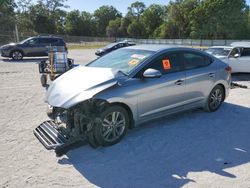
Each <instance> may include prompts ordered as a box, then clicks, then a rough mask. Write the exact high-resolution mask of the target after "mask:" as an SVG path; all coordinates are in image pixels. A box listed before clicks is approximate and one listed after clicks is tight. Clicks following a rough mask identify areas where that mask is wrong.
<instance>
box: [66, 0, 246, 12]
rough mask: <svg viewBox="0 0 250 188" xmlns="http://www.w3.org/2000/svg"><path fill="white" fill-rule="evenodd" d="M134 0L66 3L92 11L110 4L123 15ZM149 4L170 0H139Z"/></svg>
mask: <svg viewBox="0 0 250 188" xmlns="http://www.w3.org/2000/svg"><path fill="white" fill-rule="evenodd" d="M135 1H136V0H68V1H67V3H66V4H67V5H69V6H70V9H69V10H74V9H77V10H81V11H87V12H90V13H93V12H94V11H95V10H96V9H98V8H99V7H100V6H102V5H112V6H114V7H115V8H116V9H117V10H119V11H120V12H121V13H122V14H123V15H125V14H126V13H127V7H128V6H129V5H130V4H132V3H133V2H135ZM139 1H142V2H144V3H145V5H146V6H149V5H151V4H153V3H156V4H162V5H167V4H168V3H169V1H170V0H139ZM246 2H247V4H248V5H250V0H246Z"/></svg>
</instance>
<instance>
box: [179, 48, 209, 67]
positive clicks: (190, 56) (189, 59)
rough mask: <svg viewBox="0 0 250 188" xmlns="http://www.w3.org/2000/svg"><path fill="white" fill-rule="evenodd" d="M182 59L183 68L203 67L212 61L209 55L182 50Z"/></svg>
mask: <svg viewBox="0 0 250 188" xmlns="http://www.w3.org/2000/svg"><path fill="white" fill-rule="evenodd" d="M183 60H184V66H185V69H195V68H200V67H205V66H208V65H210V64H211V63H212V59H211V58H210V57H208V56H205V55H200V54H197V53H192V52H184V53H183Z"/></svg>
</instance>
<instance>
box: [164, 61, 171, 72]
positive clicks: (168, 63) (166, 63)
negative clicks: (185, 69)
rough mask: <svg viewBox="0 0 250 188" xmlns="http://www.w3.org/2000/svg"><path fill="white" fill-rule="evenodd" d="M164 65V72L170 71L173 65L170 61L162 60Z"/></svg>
mask: <svg viewBox="0 0 250 188" xmlns="http://www.w3.org/2000/svg"><path fill="white" fill-rule="evenodd" d="M162 65H163V69H164V70H169V69H171V64H170V61H169V59H163V60H162Z"/></svg>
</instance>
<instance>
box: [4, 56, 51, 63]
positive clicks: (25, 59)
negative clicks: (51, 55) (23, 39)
mask: <svg viewBox="0 0 250 188" xmlns="http://www.w3.org/2000/svg"><path fill="white" fill-rule="evenodd" d="M47 59H48V58H47V57H44V58H24V59H22V60H19V61H16V60H13V59H2V61H3V62H6V63H40V62H41V61H44V60H47Z"/></svg>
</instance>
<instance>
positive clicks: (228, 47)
mask: <svg viewBox="0 0 250 188" xmlns="http://www.w3.org/2000/svg"><path fill="white" fill-rule="evenodd" d="M209 48H230V49H232V48H233V47H232V46H211V47H209Z"/></svg>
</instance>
